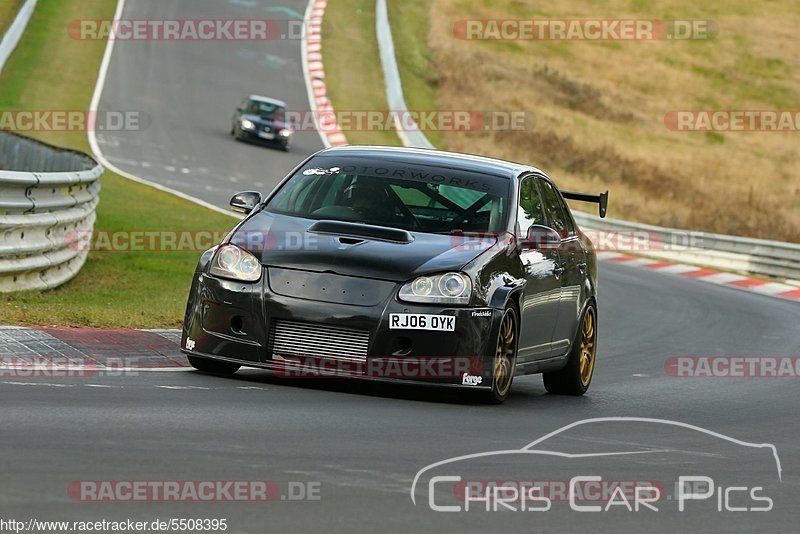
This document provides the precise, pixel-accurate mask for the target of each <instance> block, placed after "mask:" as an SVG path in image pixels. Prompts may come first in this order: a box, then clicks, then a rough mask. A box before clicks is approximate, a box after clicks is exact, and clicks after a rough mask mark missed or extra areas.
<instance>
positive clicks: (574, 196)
mask: <svg viewBox="0 0 800 534" xmlns="http://www.w3.org/2000/svg"><path fill="white" fill-rule="evenodd" d="M561 194H562V195H564V198H566V199H567V200H580V201H582V202H595V203H597V204H600V217H605V216H606V210H607V209H608V191H606V192H605V193H600V194H599V195H591V194H589V193H571V192H569V191H562V192H561Z"/></svg>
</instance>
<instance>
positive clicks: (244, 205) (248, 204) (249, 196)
mask: <svg viewBox="0 0 800 534" xmlns="http://www.w3.org/2000/svg"><path fill="white" fill-rule="evenodd" d="M259 204H261V193H259V192H258V191H244V192H242V193H236V194H235V195H233V198H231V203H230V206H231V209H232V210H233V211H235V212H238V213H244V214H245V215H247V214H248V213H250V212H251V211H253V210H254V209H255V208H256V206H258V205H259Z"/></svg>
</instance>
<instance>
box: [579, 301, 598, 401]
mask: <svg viewBox="0 0 800 534" xmlns="http://www.w3.org/2000/svg"><path fill="white" fill-rule="evenodd" d="M596 352H597V328H596V321H595V314H594V308H591V307H590V308H588V309H587V310H586V314H585V315H584V317H583V325H581V351H580V375H581V384H583V387H587V386H588V385H589V382H591V381H592V373H594V361H595V354H596Z"/></svg>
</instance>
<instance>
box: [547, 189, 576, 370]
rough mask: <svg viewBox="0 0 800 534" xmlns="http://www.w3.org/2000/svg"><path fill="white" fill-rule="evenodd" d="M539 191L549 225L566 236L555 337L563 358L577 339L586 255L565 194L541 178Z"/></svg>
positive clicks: (554, 345)
mask: <svg viewBox="0 0 800 534" xmlns="http://www.w3.org/2000/svg"><path fill="white" fill-rule="evenodd" d="M539 189H540V190H541V192H542V203H543V207H544V212H545V216H546V217H547V224H548V225H549V226H550V227H551V228H553V229H554V230H556V231H558V233H559V234H561V236H562V242H561V248H560V249H559V252H558V254H559V259H560V261H559V267H558V269H557V270H558V271H560V273H561V274H560V278H561V299H560V302H559V311H558V321H557V324H556V327H555V331H554V333H553V351H554V353H555V354H563V353H564V352H566V351H567V349H568V348H569V346H570V344H571V343H572V342H573V340H574V339H575V333H576V331H577V330H576V329H577V328H578V321H579V320H580V317H579V314H580V311H581V310H580V303H581V302H580V301H581V290H582V287H583V284H584V280H585V278H586V269H587V266H586V251H585V250H584V248H583V245H582V243H581V240H580V238H579V236H578V232H577V229H576V227H575V223H574V221H573V219H572V215H571V214H570V213H569V208H568V207H567V204H566V202H564V199H563V197H562V196H561V193H560V192H559V191H558V189H556V187H555V185H553V184H552V183H551V182H550V181H549V180H547V179H544V178H540V179H539Z"/></svg>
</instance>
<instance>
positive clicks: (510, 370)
mask: <svg viewBox="0 0 800 534" xmlns="http://www.w3.org/2000/svg"><path fill="white" fill-rule="evenodd" d="M516 349H517V316H516V314H515V313H514V310H513V309H510V308H509V309H507V310H506V312H505V313H504V314H503V321H502V322H501V323H500V333H499V334H498V336H497V351H496V352H495V356H494V387H495V391H496V392H497V395H498V396H499V397H505V396H506V395H507V394H508V390H509V389H510V388H511V382H512V380H513V379H514V366H515V364H516V362H515V361H514V360H515V359H516Z"/></svg>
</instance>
